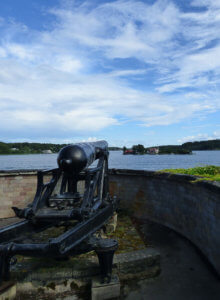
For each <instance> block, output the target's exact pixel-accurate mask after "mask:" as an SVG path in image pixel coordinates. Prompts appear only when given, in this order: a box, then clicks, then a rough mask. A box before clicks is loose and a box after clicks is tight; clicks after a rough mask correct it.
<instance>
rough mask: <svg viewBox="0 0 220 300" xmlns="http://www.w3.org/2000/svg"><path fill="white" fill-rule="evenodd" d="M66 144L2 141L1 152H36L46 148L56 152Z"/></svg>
mask: <svg viewBox="0 0 220 300" xmlns="http://www.w3.org/2000/svg"><path fill="white" fill-rule="evenodd" d="M64 146H65V144H50V143H45V144H42V143H3V142H0V154H31V153H33V154H34V153H42V152H43V151H45V150H50V151H51V152H52V153H56V152H59V150H60V149H61V148H62V147H64Z"/></svg>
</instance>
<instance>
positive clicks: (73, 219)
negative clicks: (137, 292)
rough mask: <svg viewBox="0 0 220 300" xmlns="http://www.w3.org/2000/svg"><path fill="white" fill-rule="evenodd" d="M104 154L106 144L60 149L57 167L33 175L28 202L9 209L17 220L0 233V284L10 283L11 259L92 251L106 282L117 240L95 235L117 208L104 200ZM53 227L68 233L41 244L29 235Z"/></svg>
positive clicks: (106, 192)
mask: <svg viewBox="0 0 220 300" xmlns="http://www.w3.org/2000/svg"><path fill="white" fill-rule="evenodd" d="M108 155H109V153H108V144H107V142H105V141H99V142H94V143H78V144H73V145H69V146H66V147H64V148H62V149H61V150H60V152H59V154H58V158H57V162H58V166H59V167H58V168H56V169H52V170H47V171H39V172H38V175H37V176H38V182H37V191H36V195H35V197H34V200H33V202H32V203H30V204H29V205H28V206H27V207H26V208H24V209H19V208H17V207H12V209H13V210H14V212H15V214H16V216H17V217H18V218H21V219H22V220H21V221H20V222H17V223H15V224H12V225H9V226H6V227H4V228H1V229H0V255H1V256H0V280H8V279H9V277H10V264H11V262H12V260H13V259H12V258H13V257H14V256H15V255H24V256H43V257H54V258H57V257H61V258H64V257H67V256H71V255H76V254H81V253H85V252H88V251H91V250H95V251H96V253H97V255H98V258H99V263H100V267H101V274H102V280H105V278H107V280H108V281H110V278H111V268H112V259H113V255H114V251H115V250H116V248H117V241H115V240H102V239H100V238H97V237H95V235H94V233H95V232H96V231H97V230H99V229H100V228H102V226H103V225H104V224H105V223H106V222H107V221H108V219H109V218H110V217H111V216H112V215H113V213H114V211H115V210H116V208H117V205H118V202H117V199H116V198H115V197H113V198H112V197H111V196H110V195H109V188H108ZM96 161H97V165H96V166H94V167H93V166H91V165H92V163H95V162H96ZM48 177H50V180H49V181H48ZM80 184H81V185H82V184H83V185H84V189H83V191H80V188H79V186H80ZM53 226H58V227H59V226H66V228H67V230H66V231H65V232H64V233H62V234H61V235H59V236H57V237H55V238H49V239H48V240H47V241H46V242H45V241H44V242H39V241H37V242H36V241H35V240H34V239H33V235H34V234H36V233H39V232H42V231H44V230H47V229H48V228H50V227H53Z"/></svg>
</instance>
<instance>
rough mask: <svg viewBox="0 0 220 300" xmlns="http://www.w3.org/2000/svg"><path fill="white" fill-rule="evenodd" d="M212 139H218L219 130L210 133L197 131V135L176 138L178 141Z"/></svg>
mask: <svg viewBox="0 0 220 300" xmlns="http://www.w3.org/2000/svg"><path fill="white" fill-rule="evenodd" d="M213 139H220V131H214V132H213V133H212V134H208V133H199V134H197V135H191V136H185V137H183V138H181V139H179V140H178V143H181V144H183V143H186V142H194V141H201V140H204V141H208V140H213Z"/></svg>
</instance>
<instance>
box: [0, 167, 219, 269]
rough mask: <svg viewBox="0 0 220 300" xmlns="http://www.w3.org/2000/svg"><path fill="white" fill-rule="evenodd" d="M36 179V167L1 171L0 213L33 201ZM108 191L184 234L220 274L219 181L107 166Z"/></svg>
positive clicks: (8, 214) (139, 215) (144, 215)
mask: <svg viewBox="0 0 220 300" xmlns="http://www.w3.org/2000/svg"><path fill="white" fill-rule="evenodd" d="M36 179H37V178H36V170H35V171H13V172H2V171H0V218H8V217H12V216H14V213H13V211H12V210H11V206H18V207H20V208H22V207H25V206H26V205H27V204H28V203H30V202H32V201H33V198H34V195H35V191H36V183H37V180H36ZM110 192H111V194H112V195H117V196H118V197H119V198H120V199H121V207H122V208H123V209H125V210H127V211H128V212H130V213H131V214H133V215H134V216H135V217H137V218H143V219H149V220H152V221H155V222H158V223H160V224H162V225H165V226H167V227H169V228H172V229H174V230H175V231H177V232H179V233H180V234H182V235H183V236H185V237H186V238H188V239H189V240H190V241H191V242H192V243H193V244H195V245H196V246H197V247H198V248H199V249H200V250H201V251H202V252H203V254H204V255H205V256H206V257H207V258H208V260H209V261H210V262H211V264H212V265H213V266H214V267H215V269H216V270H217V272H218V273H219V274H220V185H218V184H217V183H216V184H215V183H209V182H205V181H198V179H197V178H196V177H194V176H188V175H177V174H176V175H174V174H169V173H159V172H151V171H134V170H110Z"/></svg>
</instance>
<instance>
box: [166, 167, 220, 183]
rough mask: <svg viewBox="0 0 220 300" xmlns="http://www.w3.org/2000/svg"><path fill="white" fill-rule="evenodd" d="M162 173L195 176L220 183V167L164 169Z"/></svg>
mask: <svg viewBox="0 0 220 300" xmlns="http://www.w3.org/2000/svg"><path fill="white" fill-rule="evenodd" d="M162 171H164V172H169V173H173V174H188V175H195V176H199V177H201V178H202V179H205V180H212V181H220V166H204V167H195V168H189V169H164V170H162Z"/></svg>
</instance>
